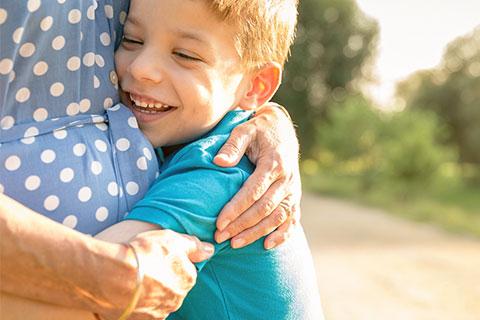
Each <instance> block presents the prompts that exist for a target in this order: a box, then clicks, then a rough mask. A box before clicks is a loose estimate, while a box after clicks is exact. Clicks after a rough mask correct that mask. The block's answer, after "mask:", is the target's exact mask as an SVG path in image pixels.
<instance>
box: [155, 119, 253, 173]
mask: <svg viewBox="0 0 480 320" xmlns="http://www.w3.org/2000/svg"><path fill="white" fill-rule="evenodd" d="M252 114H253V112H252V111H244V110H233V111H230V112H228V113H227V114H225V116H224V117H223V118H222V120H220V122H219V123H218V124H217V125H216V126H215V127H214V128H213V129H212V130H210V131H209V132H207V133H206V134H204V135H203V136H201V137H199V138H198V139H196V140H195V141H192V142H189V143H187V144H186V145H184V146H183V147H181V148H180V149H179V150H177V151H176V152H174V153H173V154H172V155H171V156H169V157H167V158H166V159H165V163H164V165H166V166H171V165H173V164H176V163H179V162H183V161H185V160H188V161H189V162H192V161H200V162H201V161H207V162H208V163H211V162H212V161H213V158H214V157H215V156H216V154H217V153H218V151H219V150H220V148H221V147H222V146H223V144H224V143H225V142H226V141H227V139H228V137H229V136H230V133H231V132H232V130H233V129H234V128H235V127H236V126H238V125H240V124H241V123H244V122H245V121H247V120H248V119H249V118H250V116H251V115H252Z"/></svg>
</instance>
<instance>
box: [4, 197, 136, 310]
mask: <svg viewBox="0 0 480 320" xmlns="http://www.w3.org/2000/svg"><path fill="white" fill-rule="evenodd" d="M0 236H1V241H0V289H1V291H4V292H7V293H10V294H13V295H16V296H21V297H25V298H29V299H34V300H39V301H43V302H47V303H52V304H56V305H61V306H66V307H71V308H78V309H83V310H88V311H91V312H97V313H101V314H112V313H113V314H115V313H117V312H119V311H121V310H122V308H123V307H125V306H126V305H127V304H128V300H129V299H130V295H131V294H132V292H133V290H134V288H135V285H136V280H135V279H136V263H135V258H134V257H133V255H132V253H131V252H129V251H128V250H127V249H126V247H125V246H122V245H119V244H113V243H108V242H104V241H99V240H96V239H93V238H91V237H89V236H86V235H83V234H81V233H79V232H76V231H74V230H71V229H68V228H66V227H64V226H62V225H60V224H58V223H56V222H54V221H52V220H50V219H48V218H45V217H44V216H41V215H40V214H38V213H35V212H33V211H32V210H30V209H28V208H26V207H24V206H22V205H21V204H19V203H18V202H16V201H14V200H12V199H11V198H9V197H7V196H5V195H2V194H0ZM117 310H118V311H117Z"/></svg>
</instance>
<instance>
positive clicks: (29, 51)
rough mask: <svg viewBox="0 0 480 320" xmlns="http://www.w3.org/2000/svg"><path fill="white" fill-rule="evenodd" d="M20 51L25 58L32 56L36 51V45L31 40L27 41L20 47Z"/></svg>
mask: <svg viewBox="0 0 480 320" xmlns="http://www.w3.org/2000/svg"><path fill="white" fill-rule="evenodd" d="M18 52H19V53H20V55H21V56H22V57H24V58H28V57H31V56H32V55H33V53H34V52H35V45H34V44H33V43H31V42H26V43H25V44H23V45H22V46H21V47H20V50H18Z"/></svg>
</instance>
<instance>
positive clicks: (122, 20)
mask: <svg viewBox="0 0 480 320" xmlns="http://www.w3.org/2000/svg"><path fill="white" fill-rule="evenodd" d="M126 20H127V13H126V12H125V11H122V12H120V15H119V16H118V21H120V24H124V23H125V21H126Z"/></svg>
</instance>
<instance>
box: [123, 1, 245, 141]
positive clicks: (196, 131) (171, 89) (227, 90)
mask: <svg viewBox="0 0 480 320" xmlns="http://www.w3.org/2000/svg"><path fill="white" fill-rule="evenodd" d="M233 36H234V30H233V27H231V26H229V25H228V24H226V23H224V22H221V21H220V20H218V18H217V17H216V16H215V15H214V14H213V13H212V12H210V11H209V9H208V7H206V5H205V3H204V1H203V0H193V1H192V0H132V1H131V5H130V13H129V15H128V18H127V21H126V22H125V31H124V39H123V40H122V44H121V46H120V48H119V49H118V50H117V52H116V54H115V65H116V69H117V72H118V75H119V79H120V84H121V87H122V90H123V91H122V93H121V97H122V102H123V103H124V104H125V105H127V106H128V107H129V108H130V109H131V110H132V111H133V113H134V114H135V116H136V118H137V120H138V123H139V126H140V129H142V131H143V133H144V134H145V135H146V136H147V138H148V139H149V140H150V142H151V143H152V144H153V145H154V147H158V146H167V145H176V144H181V143H184V142H188V141H189V140H192V139H194V138H196V137H198V136H200V135H202V134H204V133H206V132H207V131H208V130H210V129H211V128H213V127H214V126H215V125H216V124H217V123H218V121H219V120H220V119H221V118H222V117H223V116H224V115H225V113H227V112H228V111H230V110H232V109H234V108H236V107H237V105H238V103H239V101H240V100H241V98H242V97H243V96H244V95H245V94H246V93H247V92H248V90H249V88H250V79H249V77H248V75H247V74H246V72H245V70H244V69H243V68H242V67H241V63H240V62H241V61H240V57H239V55H238V53H237V51H236V50H235V47H234V40H233V39H234V37H233Z"/></svg>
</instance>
